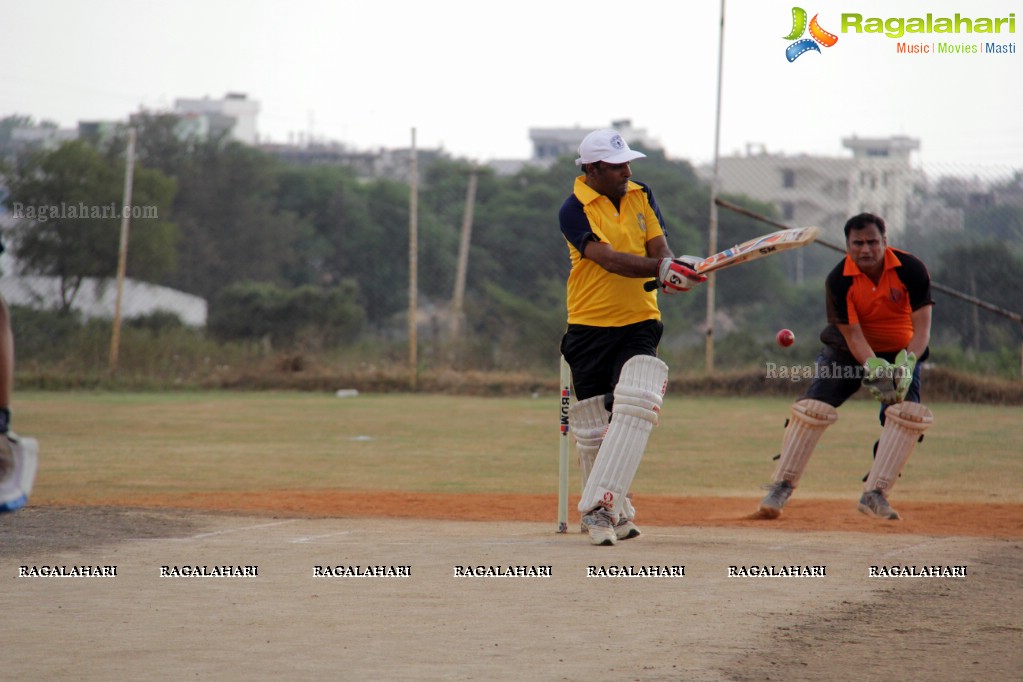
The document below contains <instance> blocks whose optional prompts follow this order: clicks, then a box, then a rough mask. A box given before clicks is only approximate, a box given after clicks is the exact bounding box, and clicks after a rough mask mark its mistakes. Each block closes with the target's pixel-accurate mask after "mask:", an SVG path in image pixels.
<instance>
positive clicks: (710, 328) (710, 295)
mask: <svg viewBox="0 0 1023 682" xmlns="http://www.w3.org/2000/svg"><path fill="white" fill-rule="evenodd" d="M724 55H725V0H721V28H720V32H719V35H718V93H717V113H716V114H715V120H714V175H713V177H712V179H711V183H710V222H709V224H708V228H707V231H708V240H707V253H717V252H718V205H717V204H716V203H715V201H714V200H715V199H717V196H718V158H719V153H720V151H719V150H720V147H721V80H722V78H721V75H722V71H723V70H724V68H723V67H724ZM716 279H717V278H716V276H715V275H714V273H713V272H712V273H710V275H709V276H708V277H707V346H706V359H705V366H706V369H707V372H713V371H714V312H715V311H714V295H715V291H714V289H715V282H716Z"/></svg>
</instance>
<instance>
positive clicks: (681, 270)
mask: <svg viewBox="0 0 1023 682" xmlns="http://www.w3.org/2000/svg"><path fill="white" fill-rule="evenodd" d="M657 281H658V283H660V285H661V291H663V292H664V293H666V294H677V293H678V292H680V291H689V290H690V289H692V288H693V287H694V286H696V285H697V284H702V283H703V282H706V281H707V276H706V275H701V274H700V273H698V272H696V270H694V269H693V268H692V267H691V266H690V264H689V263H687V262H686V261H684V260H682V259H681V258H662V259H661V260H660V261H659V262H658V264H657Z"/></svg>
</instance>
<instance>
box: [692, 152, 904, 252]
mask: <svg viewBox="0 0 1023 682" xmlns="http://www.w3.org/2000/svg"><path fill="white" fill-rule="evenodd" d="M842 146H844V147H845V148H846V149H849V150H850V151H852V157H820V156H807V155H803V154H800V155H797V156H787V155H785V154H775V153H768V152H767V150H766V149H763V148H756V147H753V146H748V147H747V150H746V155H745V156H725V157H721V158H720V159H718V183H719V185H718V187H719V191H720V192H721V193H723V194H732V195H746V196H748V197H750V198H752V199H756V200H758V201H763V202H767V203H772V204H774V205H775V206H776V207H777V209H778V213H779V215H780V216H781V218H782V221H783V222H785V223H787V224H791V225H792V226H794V227H801V226H807V225H817V226H819V227H821V228H822V229H824V230H826V231H829V232H832V233H834V231H835V230H838V231H840V230H841V228H842V226H843V225H844V224H845V221H846V220H848V218H849V216H852V215H855V214H857V213H861V212H863V211H869V212H871V213H877V214H878V215H880V216H882V217H884V219H885V221H886V223H887V224H888V230H889V232H890V233H891V234H893V235H898V234H900V233H902V232H903V231H905V229H906V227H907V224H908V222H909V220H908V215H907V211H909V210H910V206H911V204H912V201H911V199H912V196H913V189H914V187H915V186H917V184H919V183H920V182H922V179H923V178H922V173H921V172H920V171H918V170H915V169H914V168H913V166H912V164H911V153H912V152H914V151H916V150H918V149H919V148H920V142H919V140H916V139H913V138H909V137H904V136H895V137H888V138H859V137H856V136H853V137H847V138H845V139H843V140H842ZM701 172H702V173H703V174H705V175H708V176H709V174H710V172H711V170H710V169H708V168H706V167H705V168H703V169H701Z"/></svg>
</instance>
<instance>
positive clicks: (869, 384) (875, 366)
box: [863, 358, 899, 405]
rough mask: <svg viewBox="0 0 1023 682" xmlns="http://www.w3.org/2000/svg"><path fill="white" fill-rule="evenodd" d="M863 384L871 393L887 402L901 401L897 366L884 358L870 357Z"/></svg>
mask: <svg viewBox="0 0 1023 682" xmlns="http://www.w3.org/2000/svg"><path fill="white" fill-rule="evenodd" d="M863 368H864V370H865V372H866V373H865V375H864V377H863V386H864V387H866V389H867V390H868V391H870V395H872V396H874V398H875V399H876V400H878V401H880V402H882V403H885V404H888V405H890V404H892V403H897V402H899V392H898V386H897V385H896V383H895V367H894V366H893V365H891V364H890V363H889V362H888V361H887V360H885V359H884V358H869V359H868V360H867V364H866V365H864V367H863Z"/></svg>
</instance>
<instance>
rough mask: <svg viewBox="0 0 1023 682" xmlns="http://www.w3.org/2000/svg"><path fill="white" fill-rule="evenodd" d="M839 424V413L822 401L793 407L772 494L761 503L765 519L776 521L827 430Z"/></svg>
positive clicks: (810, 400)
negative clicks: (836, 423) (837, 422)
mask: <svg viewBox="0 0 1023 682" xmlns="http://www.w3.org/2000/svg"><path fill="white" fill-rule="evenodd" d="M836 421H838V410H836V409H835V408H834V407H832V406H831V405H829V404H827V403H825V402H822V401H820V400H812V399H803V400H798V401H796V402H795V403H793V405H792V416H791V418H790V419H789V422H788V425H787V426H786V427H785V435H784V436H783V437H782V443H781V455H780V457H779V458H778V466H777V467H776V468H775V470H774V476H772V478H771V481H772V482H771V485H770V488H769V489H770V492H768V494H767V496H766V497H764V499H763V500H761V502H760V508H759V512H760V515H761V516H762V517H764V518H768V519H775V518H778V516H780V515H781V510H782V507H784V506H785V503H786V502H787V501H788V499H789V497H790V496H791V495H792V491H793V490H795V488H796V486H797V485H798V484H799V479H800V477H802V475H803V470H804V469H805V468H806V464H807V462H809V461H810V455H812V454H813V449H814V448H815V447H816V446H817V442H818V441H819V440H820V439H821V436H823V435H824V429H826V428H828V427H829V426H831V425H832V424H834V423H835V422H836Z"/></svg>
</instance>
